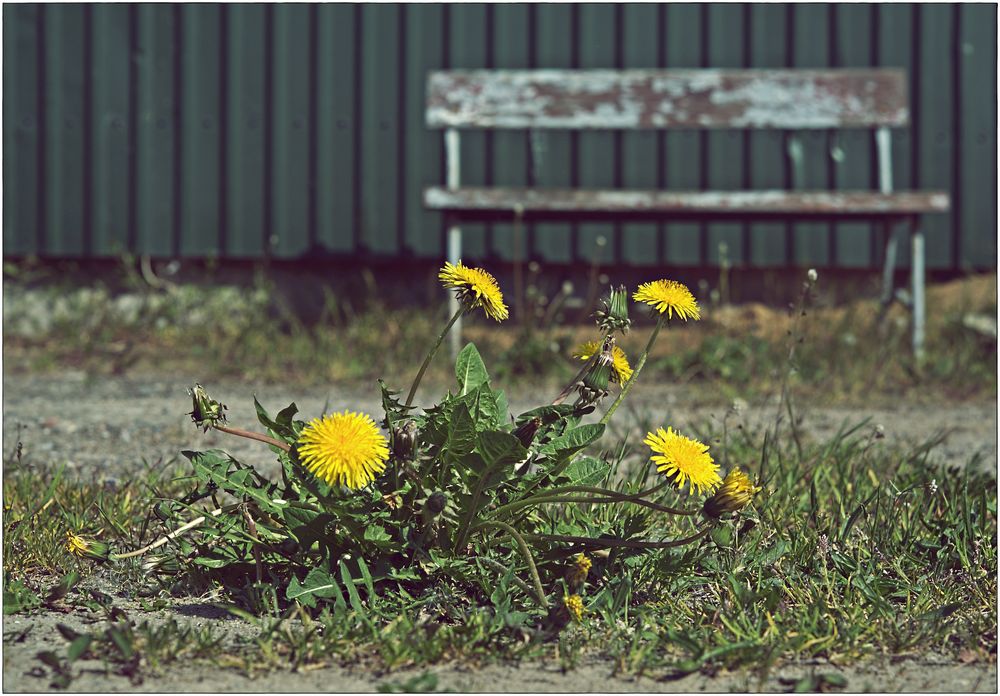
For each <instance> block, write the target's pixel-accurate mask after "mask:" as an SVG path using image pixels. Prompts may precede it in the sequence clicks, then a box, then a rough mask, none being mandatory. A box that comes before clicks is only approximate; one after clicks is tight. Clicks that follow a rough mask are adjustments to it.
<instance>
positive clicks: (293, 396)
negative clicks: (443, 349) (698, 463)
mask: <svg viewBox="0 0 1000 696" xmlns="http://www.w3.org/2000/svg"><path fill="white" fill-rule="evenodd" d="M193 381H194V379H193V377H191V376H187V375H174V376H171V377H166V378H165V377H163V376H160V377H157V378H150V379H144V378H141V377H129V378H101V379H99V380H95V381H88V380H87V379H86V378H84V377H83V376H82V375H80V374H75V373H65V374H62V375H59V376H45V377H37V376H26V375H15V374H5V375H4V377H3V452H4V458H5V459H8V458H9V457H10V456H11V455H12V453H13V452H14V451H15V449H16V447H17V443H18V442H21V443H22V457H23V462H24V463H25V464H26V465H34V466H57V465H60V464H62V463H65V464H66V466H67V474H69V475H70V476H78V477H81V478H88V479H94V478H96V479H97V480H102V479H103V480H122V479H125V478H128V477H131V476H136V475H141V473H142V472H144V471H146V470H147V467H150V466H153V467H169V468H170V469H173V468H175V467H182V466H183V463H184V462H183V459H182V458H181V457H180V455H179V452H180V450H183V449H206V448H210V447H220V448H224V449H227V450H228V451H230V452H231V453H232V454H233V455H234V456H236V457H237V458H240V459H242V460H244V461H246V462H248V463H251V464H254V465H255V466H258V467H260V469H261V470H262V472H265V473H267V472H273V471H275V470H276V469H275V464H274V462H273V457H272V456H271V455H270V453H269V451H268V450H267V449H266V448H265V447H262V446H260V445H258V444H256V443H253V442H250V441H245V440H240V439H236V438H232V437H229V436H226V435H223V434H220V433H215V432H212V433H208V434H203V433H201V432H200V431H197V430H195V429H194V427H193V425H192V424H191V422H190V418H189V417H188V416H187V415H186V412H187V411H190V409H191V405H190V400H189V397H187V395H186V394H185V389H186V388H187V387H188V386H190V385H191V383H192V382H193ZM205 386H206V387H207V388H208V390H209V393H210V394H212V395H213V396H214V397H215V398H217V399H219V400H221V401H223V402H225V403H226V404H228V405H229V417H230V421H231V422H232V423H233V424H235V425H240V426H245V427H255V425H256V417H255V415H254V410H253V401H252V399H251V395H252V394H253V393H256V395H257V398H258V399H259V400H260V401H261V403H262V404H263V405H264V406H265V407H266V408H267V409H268V410H269V411H270V412H271V413H272V414H273V413H275V412H276V411H278V410H280V409H281V408H283V407H285V406H286V405H288V403H290V402H291V401H296V403H297V405H298V406H299V409H300V417H302V418H304V419H306V420H308V419H310V418H312V417H315V416H318V415H320V414H321V413H323V412H324V411H327V412H330V411H336V410H343V409H345V408H347V409H351V410H361V411H366V412H368V413H371V414H373V415H374V416H375V417H376V419H377V418H378V415H379V408H380V402H379V397H378V392H377V387H376V385H374V384H373V385H372V387H371V389H370V390H362V389H359V388H357V387H353V388H338V387H330V388H312V389H291V388H288V387H282V386H274V385H255V384H250V383H234V382H227V383H210V382H206V383H205ZM423 392H424V390H422V393H423ZM428 393H430V390H428ZM545 394H546V395H548V392H545ZM509 396H510V402H511V408H512V410H513V411H514V412H515V413H518V412H520V411H521V410H524V409H527V408H530V407H533V406H537V405H538V404H539V402H541V401H542V400H543V398H544V397H541V398H540V397H539V396H538V395H537V394H532V393H530V392H528V391H515V392H514V393H512V394H510V395H509ZM634 397H635V398H634V400H631V403H630V405H629V406H628V407H623V408H622V410H620V411H619V415H618V416H616V419H615V420H616V421H618V424H616V426H615V428H613V430H612V435H613V436H615V437H616V438H617V437H618V436H620V435H622V434H624V433H625V432H626V431H629V432H634V433H635V434H638V435H641V434H642V433H640V432H639V430H640V428H641V427H643V426H645V425H647V424H649V425H652V426H653V427H659V426H662V427H666V426H667V425H673V426H674V427H677V428H679V429H681V430H682V431H683V430H685V429H687V428H693V429H697V430H699V431H700V432H706V431H709V430H712V431H715V432H721V430H722V426H723V423H725V425H726V428H727V430H728V432H729V433H730V434H732V433H734V432H736V431H737V430H738V429H739V426H742V427H743V428H744V429H745V430H746V431H747V432H749V433H750V434H751V436H752V437H756V436H758V435H759V433H760V432H761V428H762V427H763V426H765V425H767V424H770V423H772V422H773V420H774V415H775V410H776V403H774V402H764V403H750V404H739V403H737V404H735V408H734V404H731V403H719V404H708V405H706V404H704V403H701V404H698V405H692V404H693V401H692V400H691V399H689V398H687V395H685V394H684V393H682V392H680V391H678V390H675V389H672V388H668V387H665V386H656V385H643V386H640V387H637V388H636V390H635V392H634ZM418 400H419V399H418ZM626 403H627V404H628V403H629V402H626ZM800 406H801V417H802V422H801V428H802V430H803V432H804V433H805V434H806V436H807V437H816V438H824V437H829V436H830V435H833V434H834V433H836V432H837V430H838V429H839V428H840V427H842V426H843V425H845V424H848V425H850V424H856V423H859V422H861V421H862V420H864V419H866V418H867V419H870V420H869V421H868V423H867V424H866V425H865V426H864V428H865V430H863V431H862V432H870V431H871V429H873V428H874V427H875V426H876V425H880V426H882V429H883V430H884V433H885V442H886V443H894V442H898V443H902V444H904V445H916V444H919V443H921V442H924V441H926V440H927V439H928V438H930V437H932V436H934V435H935V434H938V433H940V434H942V435H943V436H944V441H943V442H942V443H941V444H940V445H939V446H938V447H937V448H936V449H935V451H934V454H933V457H934V458H937V459H938V460H939V461H942V462H945V463H948V464H954V465H964V464H965V463H967V462H968V461H969V460H970V458H971V457H972V456H973V455H977V461H976V462H975V463H974V465H975V466H977V467H982V468H983V469H986V470H990V471H993V472H995V471H996V469H997V409H996V403H995V402H978V403H964V404H932V405H913V404H905V403H900V404H895V405H893V404H891V403H890V404H888V405H879V406H878V407H866V406H864V405H856V406H853V407H845V406H827V405H824V404H817V403H809V404H802V405H800ZM94 580H95V581H99V580H100V578H94ZM115 602H116V604H119V603H120V604H122V606H123V607H124V608H126V609H127V610H128V609H134V607H130V606H128V601H127V600H125V599H123V598H116V600H115ZM130 613H131V612H130ZM131 615H132V616H133V618H135V619H137V620H139V621H141V620H145V619H149V620H151V621H157V620H159V621H163V620H167V619H168V618H170V617H175V618H177V619H178V620H179V621H190V622H193V623H194V624H196V625H212V626H213V627H214V628H216V629H217V630H219V631H222V632H224V633H225V634H226V635H227V636H229V637H231V639H232V640H234V641H236V642H239V641H240V640H245V639H246V638H247V636H250V635H252V632H253V628H252V627H251V626H249V625H248V624H245V623H243V622H242V621H240V620H238V619H235V618H230V617H225V616H222V615H220V613H219V612H218V611H217V610H214V609H213V608H212V607H211V604H210V603H209V602H206V601H200V600H198V599H197V598H191V599H190V600H185V601H184V602H179V603H176V604H174V605H171V606H170V607H169V608H168V609H165V610H161V611H159V612H155V613H153V614H149V613H144V612H138V611H136V612H134V613H133V614H131ZM92 620H93V619H92V618H91V617H89V616H88V615H87V614H86V613H85V612H83V611H82V610H81V611H79V612H72V613H68V614H61V613H41V614H38V613H36V614H30V615H13V616H6V617H4V621H3V634H4V639H3V647H4V651H3V652H4V655H3V690H4V691H5V692H8V691H10V692H26V691H29V692H33V691H48V690H50V689H49V686H48V678H46V677H44V676H38V673H37V671H35V670H36V668H37V667H38V666H39V664H40V663H39V662H38V661H37V660H36V659H35V657H34V656H35V654H36V653H37V652H38V651H39V650H45V649H56V650H57V651H59V652H62V650H63V649H64V646H65V642H64V641H63V640H62V639H61V637H60V636H59V634H58V632H57V631H56V628H55V625H56V623H58V622H62V623H66V624H68V625H70V626H74V627H77V628H80V629H87V628H90V629H92V628H93V625H92V624H91V625H89V627H88V624H87V621H92ZM559 665H560V663H559V661H558V660H556V659H548V660H543V661H536V662H531V663H523V664H519V665H514V664H501V665H485V666H481V667H476V668H474V669H473V668H469V667H467V666H460V665H449V664H443V665H437V666H435V667H433V668H432V669H431V670H430V671H431V672H433V673H434V675H435V676H436V679H437V686H436V688H437V689H439V690H443V689H448V690H454V691H506V692H618V691H623V692H624V691H663V692H686V693H691V692H728V691H791V690H793V689H794V687H795V685H796V683H798V682H799V680H800V679H802V678H803V677H806V676H808V675H810V674H832V673H836V674H840V675H841V676H842V677H844V678H845V679H846V680H847V685H846V687H844V690H846V691H849V692H862V691H893V692H981V693H994V692H996V690H997V671H996V663H995V662H993V663H990V664H984V663H981V662H980V663H973V664H961V663H956V662H954V661H952V660H949V659H948V658H945V657H943V656H938V655H933V654H931V655H913V656H905V657H902V658H900V657H893V658H891V659H890V658H888V657H887V658H879V659H872V660H869V661H867V662H864V663H862V664H855V665H852V666H846V667H845V666H838V665H832V664H829V663H826V662H816V663H799V664H791V665H785V666H781V667H778V668H775V669H774V670H773V671H771V672H770V673H769V674H767V675H760V674H756V673H754V672H751V671H745V672H739V673H729V672H724V671H720V672H716V673H714V674H708V673H696V674H692V675H688V676H685V677H683V678H680V679H668V678H667V677H668V676H669V675H666V674H650V675H644V676H642V677H638V678H637V677H619V676H613V675H614V674H615V671H616V670H615V663H614V662H613V661H609V660H606V659H599V658H597V657H594V658H588V659H584V660H583V661H582V662H581V663H580V664H577V665H576V666H575V667H574V668H573V669H570V670H568V671H565V672H564V671H563V670H562V669H561V668H560V666H559ZM83 667H84V670H83V672H82V673H81V674H80V676H79V677H78V678H77V679H75V680H74V681H73V683H72V685H71V689H70V690H71V691H85V692H103V691H153V692H179V691H192V692H247V691H283V692H287V691H305V692H312V691H323V692H329V691H345V692H356V691H374V690H376V689H377V688H378V687H379V686H380V685H381V686H386V685H393V684H396V685H399V684H404V683H406V682H407V680H410V679H413V678H415V677H418V676H420V675H421V674H422V673H423V672H424V670H422V669H420V670H402V671H397V672H394V673H392V674H372V673H370V672H365V671H362V670H357V669H351V668H349V667H324V668H322V669H316V670H311V671H306V672H302V673H294V674H289V673H271V674H267V675H260V676H258V677H256V678H254V679H250V678H248V677H247V676H245V675H243V674H241V673H240V672H239V671H237V670H220V669H218V668H216V667H199V666H198V665H186V664H185V665H177V666H170V667H168V668H164V669H161V670H160V671H159V674H158V675H157V676H150V677H147V679H146V680H145V681H144V682H142V683H140V684H133V683H130V682H129V680H128V679H126V678H124V677H121V676H115V675H108V674H106V673H105V670H104V668H103V666H102V665H101V664H100V663H98V662H94V663H92V664H88V663H84V664H83Z"/></svg>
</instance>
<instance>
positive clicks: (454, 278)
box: [438, 261, 509, 321]
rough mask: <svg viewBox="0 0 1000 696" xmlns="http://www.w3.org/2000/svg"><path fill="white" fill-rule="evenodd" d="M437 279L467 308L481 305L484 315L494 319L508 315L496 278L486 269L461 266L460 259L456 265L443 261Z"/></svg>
mask: <svg viewBox="0 0 1000 696" xmlns="http://www.w3.org/2000/svg"><path fill="white" fill-rule="evenodd" d="M438 279H439V280H440V281H441V283H442V284H443V285H444V286H445V287H446V288H449V289H451V290H454V291H455V296H456V297H457V298H458V299H459V301H460V302H461V303H462V304H464V305H465V306H466V307H468V308H469V309H475V308H476V307H482V308H483V311H484V312H486V316H488V317H490V318H491V319H494V320H496V321H503V320H504V319H506V318H507V317H508V316H509V315H508V312H507V305H505V304H504V303H503V293H502V292H500V286H499V285H497V279H496V278H494V277H493V276H492V275H491V274H490V273H489V272H488V271H484V270H483V269H481V268H469V267H467V266H463V265H462V262H461V261H459V262H458V265H457V266H453V265H452V264H450V263H445V264H444V268H442V269H441V271H440V272H439V273H438Z"/></svg>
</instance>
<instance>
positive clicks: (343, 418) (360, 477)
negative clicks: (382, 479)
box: [298, 411, 389, 490]
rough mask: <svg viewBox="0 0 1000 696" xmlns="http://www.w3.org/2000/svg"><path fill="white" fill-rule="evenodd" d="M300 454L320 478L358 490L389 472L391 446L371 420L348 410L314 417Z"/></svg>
mask: <svg viewBox="0 0 1000 696" xmlns="http://www.w3.org/2000/svg"><path fill="white" fill-rule="evenodd" d="M298 452H299V458H300V459H301V461H302V463H303V464H304V465H305V467H306V469H308V470H309V471H310V472H312V473H313V474H315V475H316V476H317V477H318V478H321V479H323V480H324V481H326V482H327V483H328V484H330V485H331V486H335V485H341V486H346V487H347V488H350V489H352V490H357V489H359V488H364V487H365V486H367V485H368V484H369V483H371V482H372V481H373V480H375V477H376V476H377V475H378V474H380V473H381V472H382V471H383V470H384V469H385V462H386V460H387V459H388V458H389V443H388V440H387V439H386V437H385V436H384V435H383V434H382V433H381V432H380V431H379V429H378V426H376V425H375V421H373V420H372V419H371V417H369V416H366V415H365V414H363V413H353V412H350V411H344V412H343V413H334V414H333V415H329V416H323V417H322V418H314V419H313V420H312V421H311V422H310V423H309V425H307V426H306V427H305V428H303V430H302V434H301V435H299V441H298Z"/></svg>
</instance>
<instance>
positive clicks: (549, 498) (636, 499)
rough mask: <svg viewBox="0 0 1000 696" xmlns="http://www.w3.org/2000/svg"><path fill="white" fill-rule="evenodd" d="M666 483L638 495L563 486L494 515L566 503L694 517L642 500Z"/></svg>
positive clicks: (512, 505) (507, 507)
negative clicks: (627, 506)
mask: <svg viewBox="0 0 1000 696" xmlns="http://www.w3.org/2000/svg"><path fill="white" fill-rule="evenodd" d="M666 485H667V483H661V484H660V485H659V486H656V487H655V488H650V489H649V490H645V491H640V492H638V493H632V494H628V493H619V492H617V491H609V490H606V489H604V488H595V487H592V486H563V487H560V488H553V489H551V490H548V491H545V492H544V493H539V494H536V495H533V496H531V497H530V498H524V499H522V500H515V501H514V502H512V503H507V504H506V505H501V506H500V507H498V508H497V509H496V510H495V511H494V514H498V515H499V514H504V513H508V514H509V513H513V512H517V511H518V510H520V509H521V508H525V507H528V506H529V505H537V504H541V503H552V502H566V503H635V504H636V505H641V506H643V507H648V508H651V509H653V510H657V511H659V512H666V513H669V514H672V515H696V514H698V510H680V509H677V508H672V507H667V506H666V505H659V504H657V503H653V502H650V501H648V500H643V499H642V498H644V497H645V496H647V495H652V494H653V493H655V492H657V491H658V490H660V489H661V488H663V487H664V486H666ZM565 493H593V494H596V495H600V496H605V497H601V498H561V497H559V496H562V495H563V494H565Z"/></svg>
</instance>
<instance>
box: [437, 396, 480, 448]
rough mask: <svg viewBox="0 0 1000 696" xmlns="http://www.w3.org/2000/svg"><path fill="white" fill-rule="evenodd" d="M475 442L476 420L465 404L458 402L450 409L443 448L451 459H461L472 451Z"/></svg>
mask: <svg viewBox="0 0 1000 696" xmlns="http://www.w3.org/2000/svg"><path fill="white" fill-rule="evenodd" d="M475 443H476V422H475V421H474V420H473V419H472V414H471V413H469V409H468V408H467V407H466V405H465V404H459V405H458V406H456V407H455V410H454V411H452V415H451V422H450V423H449V424H448V439H447V441H446V442H445V445H444V449H446V450H447V451H448V454H449V455H450V456H451V457H452V458H453V459H461V458H462V457H463V456H465V455H466V454H468V453H469V452H471V451H472V449H473V447H474V446H475Z"/></svg>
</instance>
